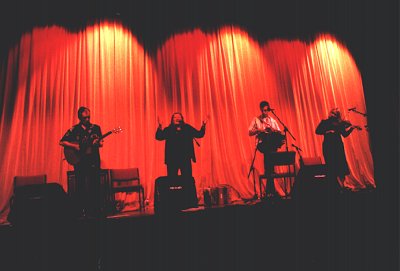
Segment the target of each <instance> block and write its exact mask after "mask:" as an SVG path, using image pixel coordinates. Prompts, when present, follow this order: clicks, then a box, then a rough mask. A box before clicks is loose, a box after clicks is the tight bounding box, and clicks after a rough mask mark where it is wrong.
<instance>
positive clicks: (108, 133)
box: [100, 131, 112, 140]
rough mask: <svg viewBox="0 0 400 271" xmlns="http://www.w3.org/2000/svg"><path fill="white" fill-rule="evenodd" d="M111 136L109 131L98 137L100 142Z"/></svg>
mask: <svg viewBox="0 0 400 271" xmlns="http://www.w3.org/2000/svg"><path fill="white" fill-rule="evenodd" d="M111 134H112V131H109V132H107V133H105V134H104V135H102V136H101V137H100V140H102V139H104V138H106V137H107V136H109V135H111Z"/></svg>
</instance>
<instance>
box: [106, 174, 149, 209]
mask: <svg viewBox="0 0 400 271" xmlns="http://www.w3.org/2000/svg"><path fill="white" fill-rule="evenodd" d="M109 174H110V189H111V197H112V199H113V201H114V203H115V193H118V192H137V193H139V206H140V210H143V209H144V188H143V186H142V185H141V184H140V177H139V169H138V168H124V169H110V170H109Z"/></svg>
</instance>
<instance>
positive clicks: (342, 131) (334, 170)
mask: <svg viewBox="0 0 400 271" xmlns="http://www.w3.org/2000/svg"><path fill="white" fill-rule="evenodd" d="M354 129H358V130H361V128H360V127H359V126H354V125H352V124H351V123H350V122H349V121H347V120H343V119H342V116H341V113H340V111H339V110H338V109H337V108H334V109H332V110H331V111H330V112H329V116H328V118H327V119H325V120H322V121H321V122H320V123H319V124H318V127H317V129H316V131H315V133H316V134H317V135H323V136H324V141H323V144H322V151H323V154H324V158H325V164H326V168H327V176H328V178H329V179H331V180H332V181H333V183H332V185H333V184H334V185H335V187H336V189H337V190H341V189H343V188H344V180H345V177H346V175H349V174H350V170H349V166H348V164H347V160H346V154H345V152H344V145H343V141H342V136H343V137H348V136H349V135H350V134H351V132H353V130H354Z"/></svg>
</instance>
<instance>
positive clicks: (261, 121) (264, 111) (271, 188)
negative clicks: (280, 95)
mask: <svg viewBox="0 0 400 271" xmlns="http://www.w3.org/2000/svg"><path fill="white" fill-rule="evenodd" d="M260 110H261V115H259V116H257V117H254V119H253V120H252V121H251V124H250V126H249V136H256V139H257V148H258V150H259V151H261V152H262V153H263V154H264V175H265V176H266V178H267V185H266V188H265V190H266V191H265V194H266V196H267V197H274V196H278V193H277V192H276V190H275V184H274V179H273V178H271V174H272V173H273V172H274V166H273V164H272V163H271V161H270V156H269V154H270V153H271V152H276V151H277V150H278V148H279V147H280V146H282V144H281V142H275V141H276V139H275V138H273V137H271V135H278V138H279V139H278V141H282V139H283V138H284V136H283V135H282V133H281V130H280V128H279V125H278V122H277V121H276V120H275V119H274V118H272V117H271V116H270V114H269V112H270V111H271V109H270V106H269V103H268V102H267V101H262V102H261V103H260Z"/></svg>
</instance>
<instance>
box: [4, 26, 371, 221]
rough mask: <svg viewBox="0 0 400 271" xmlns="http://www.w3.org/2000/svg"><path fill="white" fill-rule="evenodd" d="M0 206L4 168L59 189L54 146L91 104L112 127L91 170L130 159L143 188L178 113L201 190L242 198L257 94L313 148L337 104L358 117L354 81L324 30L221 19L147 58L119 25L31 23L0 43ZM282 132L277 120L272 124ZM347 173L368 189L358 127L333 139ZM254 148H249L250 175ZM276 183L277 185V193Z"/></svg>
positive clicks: (61, 169) (364, 142)
mask: <svg viewBox="0 0 400 271" xmlns="http://www.w3.org/2000/svg"><path fill="white" fill-rule="evenodd" d="M0 76H1V77H0V79H1V84H0V87H1V89H0V91H1V92H0V97H2V100H0V106H1V108H0V110H1V118H0V120H1V122H0V129H1V130H0V169H1V181H0V191H1V192H0V193H1V198H0V212H1V214H2V215H1V219H2V220H3V221H4V219H5V216H6V214H7V210H8V207H9V206H8V202H9V199H10V196H11V194H12V186H13V183H12V181H13V177H14V176H15V175H33V174H40V173H45V174H47V175H48V180H49V182H57V183H60V184H61V185H63V187H64V188H65V189H67V187H66V186H67V185H66V171H67V170H72V167H70V166H69V165H68V164H67V163H66V162H65V161H64V160H63V154H62V148H61V147H60V146H59V145H58V142H59V140H60V138H61V137H62V136H63V134H64V133H65V131H66V130H67V129H68V128H70V127H71V126H72V125H73V124H75V123H77V121H78V119H77V113H76V112H77V109H78V107H79V106H87V107H89V108H90V109H91V116H92V122H94V123H97V124H99V125H100V126H101V127H102V131H103V133H105V132H107V131H109V130H111V129H113V128H115V127H117V126H121V127H122V128H123V129H124V131H123V132H122V133H120V134H116V135H112V136H110V137H108V138H107V139H106V140H105V143H104V147H103V148H102V150H101V157H102V167H103V168H124V167H139V169H140V174H141V177H142V182H143V184H144V187H145V189H146V197H147V198H149V199H150V201H151V200H152V195H153V192H154V180H155V178H156V177H158V176H161V175H165V173H166V168H165V165H164V164H163V161H164V142H159V141H156V140H155V138H154V136H155V131H156V127H157V119H158V118H159V119H160V120H161V121H162V123H163V125H164V126H166V125H168V124H169V122H170V117H171V114H172V113H173V112H175V111H180V112H182V113H183V115H184V117H185V121H186V122H188V123H189V124H192V125H193V126H194V127H196V128H200V126H201V121H202V120H206V119H207V120H208V125H207V131H206V135H205V137H204V138H203V139H200V140H199V143H200V145H201V146H200V147H197V146H196V145H195V151H196V155H197V158H198V159H197V160H198V162H197V163H196V164H194V177H195V179H196V181H197V189H198V193H199V196H201V192H202V189H203V188H204V187H208V186H215V185H218V184H228V185H231V186H232V187H233V188H234V189H236V190H237V191H238V192H239V193H240V195H241V196H242V197H244V198H250V197H252V196H253V194H254V191H253V179H252V178H250V179H248V178H247V174H248V170H249V167H250V164H251V159H252V155H253V152H254V148H255V145H254V144H255V141H254V138H251V137H249V136H248V131H247V129H248V126H249V124H250V121H251V120H252V118H253V117H254V116H256V115H258V114H259V113H260V111H259V107H258V106H259V102H260V101H261V100H268V101H269V102H270V104H271V106H272V107H273V108H275V109H276V111H275V112H276V114H277V115H278V117H279V118H280V119H281V120H282V121H283V122H284V123H285V124H286V125H287V127H289V129H290V131H291V132H292V133H293V135H294V136H295V137H296V141H294V140H292V139H291V138H290V136H289V137H288V143H289V146H291V144H292V143H294V144H296V145H297V146H299V147H301V148H302V150H303V152H302V155H303V157H312V156H320V157H322V147H321V145H322V137H321V136H318V135H316V134H315V128H316V126H317V124H318V122H319V121H320V120H321V119H322V118H326V117H327V114H328V111H329V110H330V109H331V108H333V107H339V108H340V109H341V110H342V112H344V113H345V117H346V118H348V119H349V120H350V121H351V122H353V123H355V124H359V125H366V120H365V119H364V118H363V117H362V116H360V115H358V114H354V113H352V114H348V112H347V108H350V107H354V106H357V109H358V110H361V111H364V112H365V111H366V107H365V101H364V93H363V86H362V79H361V76H360V72H359V71H358V68H357V66H356V63H355V62H354V60H353V59H352V57H351V54H350V52H349V51H348V50H347V49H346V48H345V47H344V46H343V45H342V44H341V43H340V42H338V41H337V40H336V39H335V38H334V37H332V36H329V35H320V36H319V37H317V38H316V40H315V41H314V42H313V43H305V42H302V41H285V40H274V41H269V42H267V43H265V44H261V45H260V44H259V43H258V42H256V41H255V40H254V39H253V38H252V37H250V36H249V35H248V34H247V33H246V32H245V31H243V30H241V29H239V28H236V27H224V28H221V29H220V30H219V31H217V32H215V33H212V34H205V33H203V32H201V31H200V30H193V31H191V32H188V33H182V34H176V35H174V36H172V37H171V38H170V39H169V40H167V41H166V42H165V44H164V45H163V46H162V47H161V48H159V50H158V51H157V52H156V54H154V55H149V54H148V52H146V50H145V49H144V48H143V47H142V45H141V44H140V43H139V42H138V41H137V39H136V38H135V37H134V36H133V35H132V34H131V32H130V31H129V30H128V29H126V28H124V27H123V26H122V25H120V24H117V23H111V22H103V23H99V24H96V25H93V26H88V27H87V28H86V29H85V30H84V31H81V32H78V33H70V32H68V31H66V30H65V29H63V28H61V27H56V26H53V27H44V28H34V29H33V30H32V32H29V33H26V34H24V35H23V36H22V37H21V39H20V41H19V43H18V44H17V45H16V46H15V47H14V48H13V49H12V50H10V52H9V54H8V59H7V61H6V62H5V63H4V65H3V66H2V67H1V73H0ZM281 128H282V129H283V127H282V126H281ZM344 142H345V149H346V154H347V159H348V162H349V166H350V170H351V175H350V177H349V178H348V180H347V183H346V184H347V186H349V187H351V188H354V189H362V188H365V187H367V186H368V187H369V186H372V187H374V186H375V183H374V179H373V161H372V156H371V151H370V145H369V138H368V133H367V131H355V132H353V134H352V135H350V136H349V137H348V138H346V139H344ZM262 160H263V157H262V155H261V154H260V153H258V154H257V156H256V164H255V165H256V169H257V174H258V173H262V171H263V166H262ZM283 186H284V184H283V182H282V181H279V180H278V182H277V187H278V189H279V190H281V191H282V188H283Z"/></svg>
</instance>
